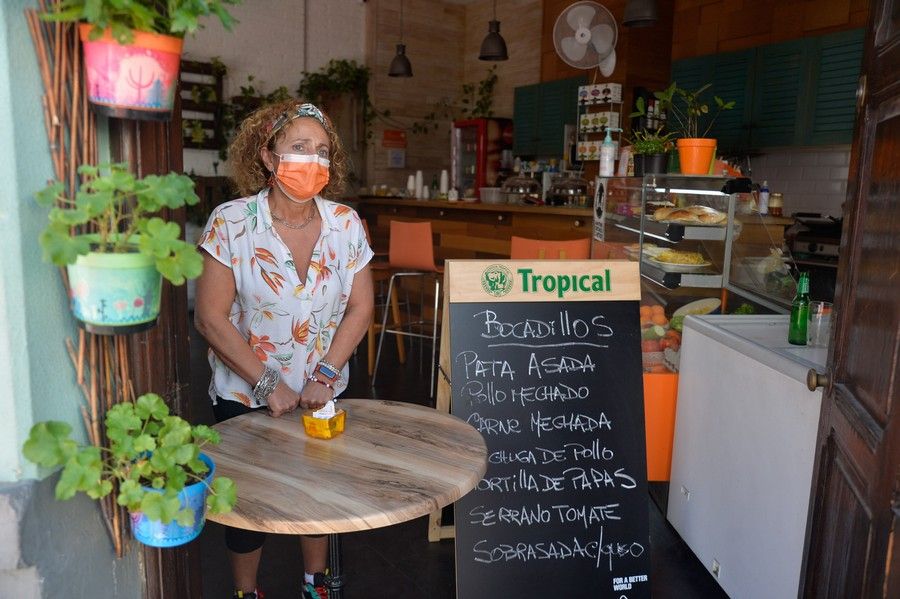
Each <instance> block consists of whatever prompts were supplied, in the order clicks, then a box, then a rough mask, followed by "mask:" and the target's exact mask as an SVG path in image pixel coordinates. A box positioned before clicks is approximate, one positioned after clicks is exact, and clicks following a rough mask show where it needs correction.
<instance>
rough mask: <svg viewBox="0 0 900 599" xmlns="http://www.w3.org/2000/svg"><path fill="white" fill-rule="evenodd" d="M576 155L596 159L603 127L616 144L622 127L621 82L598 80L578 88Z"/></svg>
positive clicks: (580, 159) (583, 158)
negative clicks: (610, 130) (598, 81)
mask: <svg viewBox="0 0 900 599" xmlns="http://www.w3.org/2000/svg"><path fill="white" fill-rule="evenodd" d="M576 114H577V116H576V123H577V127H578V128H577V134H576V145H575V150H576V157H577V159H578V160H579V161H584V160H599V159H600V144H602V143H603V136H604V135H605V134H606V131H607V129H613V130H614V131H613V132H612V135H611V137H612V138H613V139H614V140H615V141H616V143H618V140H619V133H618V131H615V130H616V129H621V127H622V85H621V84H620V83H598V84H594V85H582V86H580V87H579V88H578V106H577V113H576Z"/></svg>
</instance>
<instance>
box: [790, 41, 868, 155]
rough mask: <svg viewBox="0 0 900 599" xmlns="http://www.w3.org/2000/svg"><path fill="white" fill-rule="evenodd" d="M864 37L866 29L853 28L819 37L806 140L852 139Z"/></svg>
mask: <svg viewBox="0 0 900 599" xmlns="http://www.w3.org/2000/svg"><path fill="white" fill-rule="evenodd" d="M864 37H865V32H864V30H862V29H854V30H851V31H842V32H840V33H836V34H832V35H826V36H823V37H821V38H817V39H816V46H817V48H816V52H817V54H818V57H819V58H818V60H817V61H816V64H815V66H814V68H813V72H812V80H811V86H812V89H813V94H812V99H811V102H810V112H811V125H810V130H809V134H808V136H807V138H806V139H805V140H804V141H805V143H808V144H810V145H814V144H848V143H850V142H851V140H852V138H853V122H854V119H855V117H856V88H857V85H858V80H859V72H860V66H861V64H862V54H863V38H864Z"/></svg>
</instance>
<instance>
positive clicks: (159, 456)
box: [150, 447, 175, 472]
mask: <svg viewBox="0 0 900 599" xmlns="http://www.w3.org/2000/svg"><path fill="white" fill-rule="evenodd" d="M174 465H175V460H174V458H173V457H172V450H171V449H169V448H164V447H161V448H158V449H157V450H156V451H154V452H153V455H152V456H150V466H151V467H152V468H153V470H154V471H155V472H165V471H166V470H168V469H169V468H171V467H172V466H174Z"/></svg>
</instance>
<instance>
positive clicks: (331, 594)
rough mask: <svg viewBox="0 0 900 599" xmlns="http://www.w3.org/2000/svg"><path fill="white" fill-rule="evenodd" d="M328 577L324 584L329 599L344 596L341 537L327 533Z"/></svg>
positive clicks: (337, 598)
mask: <svg viewBox="0 0 900 599" xmlns="http://www.w3.org/2000/svg"><path fill="white" fill-rule="evenodd" d="M328 565H329V571H328V577H327V578H326V580H325V586H326V588H327V589H328V598H329V599H343V598H344V573H343V570H341V537H340V535H337V534H330V535H328Z"/></svg>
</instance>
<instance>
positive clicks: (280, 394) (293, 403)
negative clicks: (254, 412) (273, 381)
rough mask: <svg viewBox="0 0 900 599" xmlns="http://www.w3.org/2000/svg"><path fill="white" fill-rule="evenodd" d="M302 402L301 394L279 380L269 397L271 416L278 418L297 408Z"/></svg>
mask: <svg viewBox="0 0 900 599" xmlns="http://www.w3.org/2000/svg"><path fill="white" fill-rule="evenodd" d="M299 403H300V394H299V393H296V392H295V391H294V390H293V389H291V388H290V387H288V386H287V385H286V384H285V383H284V381H279V382H278V385H276V386H275V390H274V391H272V394H271V395H270V396H269V398H268V404H269V416H272V417H273V418H278V417H279V416H283V415H284V414H289V413H290V412H293V411H294V410H296V409H297V405H298V404H299Z"/></svg>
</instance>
